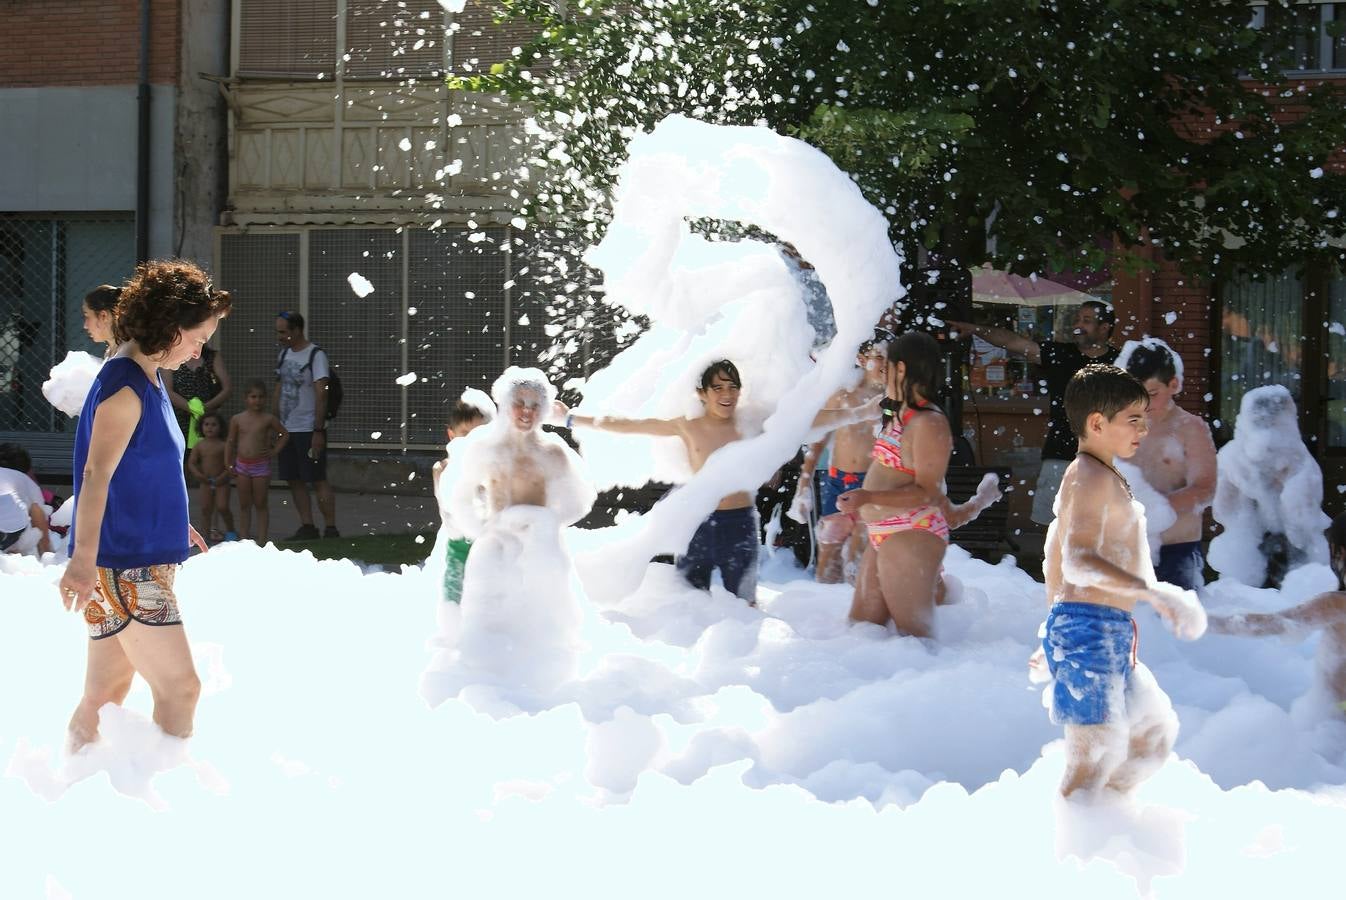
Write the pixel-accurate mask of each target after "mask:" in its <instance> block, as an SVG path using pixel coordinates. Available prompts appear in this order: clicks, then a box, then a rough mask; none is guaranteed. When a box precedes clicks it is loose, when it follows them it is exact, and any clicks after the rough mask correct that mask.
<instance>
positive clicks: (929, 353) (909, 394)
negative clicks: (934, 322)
mask: <svg viewBox="0 0 1346 900" xmlns="http://www.w3.org/2000/svg"><path fill="white" fill-rule="evenodd" d="M899 362H900V363H902V364H903V365H905V366H906V373H905V374H904V375H903V376H902V393H903V394H904V396H903V397H902V398H901V399H902V402H903V403H905V404H906V405H907V408H908V409H912V408H914V407H915V406H916V393H917V391H919V392H920V394H921V396H922V397H924V398H925V399H926V400H927V401H929V402H931V403H933V402H935V396H936V393H937V388H938V386H939V379H940V368H941V367H940V354H939V343H938V342H937V341H936V340H935V339H934V338H932V337H931V336H930V335H928V334H926V333H925V332H924V331H908V332H907V333H906V334H904V335H902V336H901V337H899V338H898V339H897V340H895V341H893V342H892V343H890V344H889V345H888V365H889V366H896V365H897V363H899ZM890 371H893V370H891V369H890Z"/></svg>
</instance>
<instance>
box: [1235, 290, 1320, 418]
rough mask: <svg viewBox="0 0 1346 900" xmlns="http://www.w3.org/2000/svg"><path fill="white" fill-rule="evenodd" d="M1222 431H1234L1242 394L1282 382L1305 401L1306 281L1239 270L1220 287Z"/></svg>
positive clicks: (1299, 402) (1297, 400)
mask: <svg viewBox="0 0 1346 900" xmlns="http://www.w3.org/2000/svg"><path fill="white" fill-rule="evenodd" d="M1221 294H1222V296H1221V311H1220V347H1221V360H1220V417H1219V422H1218V424H1217V428H1218V430H1219V432H1220V433H1221V434H1222V435H1223V436H1225V437H1228V436H1230V435H1232V433H1233V432H1232V428H1233V425H1234V420H1235V418H1237V416H1238V411H1239V404H1240V403H1241V402H1242V401H1243V395H1244V394H1245V393H1247V392H1248V391H1250V390H1252V389H1253V388H1256V387H1261V386H1262V385H1267V384H1280V385H1284V386H1285V387H1286V388H1288V389H1289V391H1290V393H1291V394H1292V395H1293V396H1294V398H1295V402H1296V403H1297V404H1300V405H1301V406H1302V404H1303V400H1302V397H1303V392H1302V387H1303V384H1302V377H1301V376H1302V371H1303V360H1304V346H1303V335H1304V327H1303V326H1304V282H1303V279H1302V278H1301V277H1300V275H1299V274H1298V273H1295V272H1286V273H1283V274H1281V275H1275V276H1269V277H1265V278H1261V279H1256V278H1252V277H1249V276H1240V277H1236V278H1233V279H1231V280H1230V281H1229V282H1228V283H1227V284H1226V285H1225V286H1224V288H1223V290H1222V291H1221Z"/></svg>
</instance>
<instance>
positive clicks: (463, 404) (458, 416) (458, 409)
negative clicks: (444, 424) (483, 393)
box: [449, 400, 486, 429]
mask: <svg viewBox="0 0 1346 900" xmlns="http://www.w3.org/2000/svg"><path fill="white" fill-rule="evenodd" d="M485 418H486V414H485V413H483V412H482V411H481V410H480V409H478V408H477V407H475V406H473V405H472V404H471V403H468V402H467V401H465V400H459V401H457V402H456V403H454V404H453V406H451V407H449V428H451V429H456V428H458V426H460V425H466V424H467V423H468V422H471V421H473V420H475V419H485Z"/></svg>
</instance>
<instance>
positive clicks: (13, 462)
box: [0, 443, 33, 473]
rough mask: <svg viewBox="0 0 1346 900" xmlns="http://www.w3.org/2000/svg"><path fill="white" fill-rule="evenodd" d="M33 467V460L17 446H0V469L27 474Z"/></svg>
mask: <svg viewBox="0 0 1346 900" xmlns="http://www.w3.org/2000/svg"><path fill="white" fill-rule="evenodd" d="M32 467H33V458H32V457H31V456H29V455H28V451H27V450H25V449H23V448H22V447H20V446H19V445H18V444H8V443H6V444H0V469H13V470H14V471H16V472H24V473H27V472H28V470H29V469H31V468H32Z"/></svg>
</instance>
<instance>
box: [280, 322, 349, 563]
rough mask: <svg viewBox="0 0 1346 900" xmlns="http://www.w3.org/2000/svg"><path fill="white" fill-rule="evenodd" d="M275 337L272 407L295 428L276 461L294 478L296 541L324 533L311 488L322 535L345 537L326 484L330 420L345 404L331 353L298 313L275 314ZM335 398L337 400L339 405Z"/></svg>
mask: <svg viewBox="0 0 1346 900" xmlns="http://www.w3.org/2000/svg"><path fill="white" fill-rule="evenodd" d="M276 340H277V342H278V343H279V344H280V346H281V351H280V356H278V357H277V358H276V391H275V398H274V402H273V403H272V408H273V409H275V410H276V412H277V414H278V415H279V416H280V421H281V424H282V425H284V426H285V429H286V430H287V431H289V432H290V440H289V441H288V442H287V443H286V444H285V446H284V447H282V448H281V452H280V454H279V456H278V457H277V459H276V462H277V468H278V470H279V472H278V474H279V475H280V477H281V478H283V479H284V480H286V481H288V482H289V485H290V494H291V496H293V498H294V508H295V512H296V513H298V514H299V521H300V523H301V524H300V526H299V530H298V531H296V532H295V533H294V534H293V535H291V536H290V538H289V539H290V540H292V541H303V540H312V539H314V538H317V537H318V536H319V533H318V529H317V527H316V526H315V525H314V524H313V506H312V504H311V502H310V500H309V486H310V485H312V487H313V493H315V494H317V496H318V509H319V511H320V512H321V513H322V517H323V524H324V526H325V527H324V528H323V530H322V535H321V536H322V537H340V536H341V533H340V532H339V531H337V527H336V497H335V495H334V494H333V493H332V486H331V485H330V484H328V482H327V420H328V419H330V418H331V417H332V416H333V414H334V413H335V404H336V403H339V402H340V389H339V387H334V386H335V385H339V384H340V382H338V381H336V379H335V375H334V373H333V372H332V368H331V364H330V363H329V362H328V359H327V352H326V351H325V350H323V349H322V348H321V347H319V346H318V345H317V344H314V343H313V342H311V341H309V340H308V339H307V338H306V337H305V336H304V317H303V316H302V315H300V314H299V313H296V312H282V313H280V314H279V315H277V316H276ZM334 401H335V403H334Z"/></svg>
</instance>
